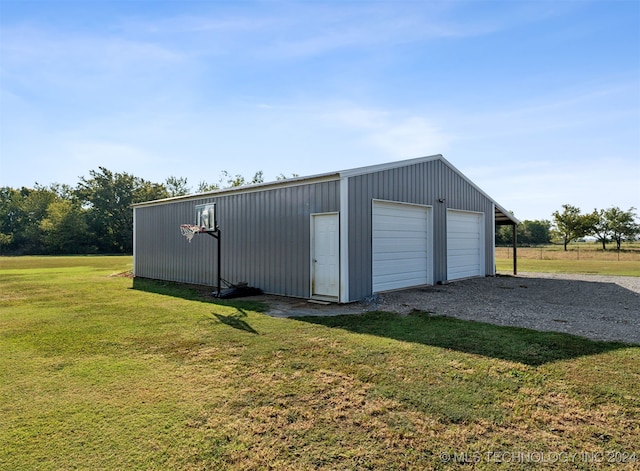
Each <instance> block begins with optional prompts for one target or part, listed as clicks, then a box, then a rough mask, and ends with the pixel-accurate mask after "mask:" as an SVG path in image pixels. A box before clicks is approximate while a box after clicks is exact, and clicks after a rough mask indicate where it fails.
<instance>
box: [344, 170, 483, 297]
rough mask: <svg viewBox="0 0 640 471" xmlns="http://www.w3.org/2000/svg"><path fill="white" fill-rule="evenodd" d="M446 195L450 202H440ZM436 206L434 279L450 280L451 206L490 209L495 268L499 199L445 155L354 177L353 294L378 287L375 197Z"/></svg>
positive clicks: (351, 197) (351, 224)
mask: <svg viewBox="0 0 640 471" xmlns="http://www.w3.org/2000/svg"><path fill="white" fill-rule="evenodd" d="M439 198H444V199H445V201H444V203H440V202H438V199H439ZM373 199H383V200H389V201H399V202H406V203H415V204H423V205H431V206H433V231H434V234H433V250H434V253H433V261H434V270H433V276H434V282H437V281H444V280H446V279H447V232H446V218H447V213H446V210H447V208H449V209H461V210H467V211H478V212H483V213H485V265H486V273H492V272H493V263H494V261H493V227H492V226H491V221H492V219H491V214H492V212H493V202H492V201H491V200H490V199H488V198H487V197H486V196H485V195H483V194H482V193H481V192H480V191H478V190H477V189H476V188H474V187H473V186H472V185H470V184H469V183H468V182H467V181H466V180H465V179H464V178H463V177H461V176H460V175H459V174H458V173H456V172H455V171H453V170H452V169H451V168H450V167H449V166H447V165H446V164H445V163H444V162H442V161H440V160H433V161H428V162H422V163H418V164H415V165H409V166H406V167H399V168H394V169H390V170H385V171H380V172H375V173H369V174H364V175H358V176H353V177H350V178H349V208H348V211H349V281H350V284H349V297H350V298H351V300H357V299H362V298H364V297H366V296H368V295H370V294H371V292H372V285H371V283H372V279H371V266H372V263H371V228H372V221H371V217H372V200H373Z"/></svg>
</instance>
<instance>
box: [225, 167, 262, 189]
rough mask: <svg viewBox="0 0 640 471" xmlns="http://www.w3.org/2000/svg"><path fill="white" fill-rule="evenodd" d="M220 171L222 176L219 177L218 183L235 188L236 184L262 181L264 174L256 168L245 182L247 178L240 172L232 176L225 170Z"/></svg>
mask: <svg viewBox="0 0 640 471" xmlns="http://www.w3.org/2000/svg"><path fill="white" fill-rule="evenodd" d="M221 173H222V177H221V178H220V183H225V185H224V188H235V187H238V186H244V185H254V184H256V183H263V182H264V174H263V172H262V170H258V171H257V172H256V173H255V174H254V175H253V178H252V179H251V181H249V182H247V179H246V178H245V177H243V176H242V175H240V174H236V175H235V176H233V175H231V174H230V173H229V172H227V171H226V170H223V171H222V172H221Z"/></svg>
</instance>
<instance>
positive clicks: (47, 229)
mask: <svg viewBox="0 0 640 471" xmlns="http://www.w3.org/2000/svg"><path fill="white" fill-rule="evenodd" d="M39 226H40V230H41V231H42V234H43V242H44V244H45V247H46V252H47V253H50V254H77V253H87V252H90V251H91V250H90V247H89V240H88V230H87V229H88V228H87V220H86V215H85V211H84V210H83V209H82V208H81V207H80V205H79V204H77V203H75V202H73V201H72V200H70V199H58V200H56V201H53V202H51V203H50V204H49V206H48V207H47V213H46V216H45V217H44V219H42V220H41V221H40V224H39Z"/></svg>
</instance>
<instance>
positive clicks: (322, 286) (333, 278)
mask: <svg viewBox="0 0 640 471" xmlns="http://www.w3.org/2000/svg"><path fill="white" fill-rule="evenodd" d="M311 225H312V228H311V235H312V241H311V296H312V297H314V298H327V299H331V300H337V299H338V296H339V295H340V242H339V241H340V239H339V230H338V229H339V219H338V214H337V213H327V214H313V215H311Z"/></svg>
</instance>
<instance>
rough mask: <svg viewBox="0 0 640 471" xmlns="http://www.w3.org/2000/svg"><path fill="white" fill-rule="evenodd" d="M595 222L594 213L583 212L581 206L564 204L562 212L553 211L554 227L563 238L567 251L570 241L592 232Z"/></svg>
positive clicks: (556, 232)
mask: <svg viewBox="0 0 640 471" xmlns="http://www.w3.org/2000/svg"><path fill="white" fill-rule="evenodd" d="M594 222H595V221H594V216H593V214H586V215H585V214H581V213H580V208H578V207H576V206H572V205H570V204H563V205H562V212H559V211H554V213H553V229H554V232H555V234H556V235H557V236H558V237H559V238H560V239H561V240H562V243H563V245H564V250H565V251H566V250H567V245H568V244H569V242H573V241H574V240H577V239H580V238H581V237H584V236H586V235H588V234H590V233H591V232H592V228H593V225H594Z"/></svg>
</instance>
